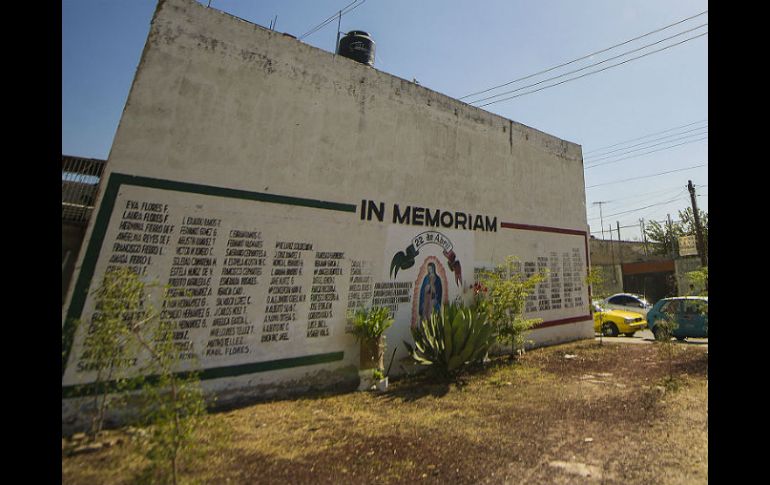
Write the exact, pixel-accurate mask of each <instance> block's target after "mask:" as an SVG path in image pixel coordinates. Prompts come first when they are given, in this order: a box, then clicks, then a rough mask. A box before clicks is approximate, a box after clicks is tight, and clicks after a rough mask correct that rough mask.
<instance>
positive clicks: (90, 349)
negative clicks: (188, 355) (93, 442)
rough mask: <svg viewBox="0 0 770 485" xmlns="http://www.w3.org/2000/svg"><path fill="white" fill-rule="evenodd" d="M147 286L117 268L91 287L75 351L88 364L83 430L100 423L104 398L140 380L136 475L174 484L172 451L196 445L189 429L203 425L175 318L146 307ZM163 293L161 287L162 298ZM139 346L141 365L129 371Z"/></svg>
mask: <svg viewBox="0 0 770 485" xmlns="http://www.w3.org/2000/svg"><path fill="white" fill-rule="evenodd" d="M148 287H149V285H147V284H145V283H144V282H143V281H142V280H141V279H140V278H139V276H138V275H137V274H136V273H135V272H133V271H132V270H130V269H128V268H118V269H115V270H110V271H108V272H107V273H105V276H104V280H103V281H102V283H101V285H100V286H99V287H98V288H97V289H96V290H95V291H94V297H95V311H94V314H93V317H92V320H91V323H90V325H89V328H88V333H87V335H86V337H85V340H84V354H83V356H82V359H84V361H85V362H86V363H87V365H88V366H89V368H91V369H93V370H95V371H96V378H95V388H96V390H97V391H96V394H95V396H94V417H93V419H92V424H91V432H92V434H94V435H95V434H96V433H98V431H99V430H101V428H102V423H103V421H104V417H105V415H106V412H107V409H108V408H109V407H110V406H112V405H114V404H115V403H118V402H125V401H126V400H127V398H128V395H129V391H132V390H135V389H136V388H138V386H139V384H141V386H142V387H141V392H140V394H139V398H140V401H141V402H143V403H144V404H143V406H142V408H143V409H142V414H143V416H144V421H145V424H146V425H147V426H148V427H149V431H150V434H149V439H148V440H147V441H146V442H144V443H143V444H142V451H143V452H144V453H145V454H146V456H147V458H148V459H149V460H150V467H148V469H147V471H146V473H145V474H144V476H143V477H140V479H144V480H147V481H149V482H150V483H174V484H176V483H178V480H179V462H180V458H181V457H182V455H183V454H184V453H187V452H191V451H195V450H196V448H197V445H198V443H197V442H196V441H195V440H194V439H193V434H194V433H195V432H196V430H197V429H198V428H200V427H201V426H205V425H206V423H205V418H206V402H205V399H204V395H203V391H202V388H201V386H200V378H199V374H198V373H197V372H195V371H186V372H180V368H181V366H180V361H179V354H180V350H179V347H178V345H177V343H176V342H175V341H174V338H173V331H174V330H175V323H174V322H173V321H169V320H167V319H164V318H162V317H161V314H160V313H159V312H157V311H156V310H155V309H154V308H153V307H152V305H151V304H150V303H149V298H148V295H146V294H145V291H146V290H147V288H148ZM167 295H168V292H167V291H164V296H163V298H164V299H166V298H167V297H168V296H167ZM142 352H144V353H145V354H146V356H147V360H146V365H144V366H142V367H139V370H138V372H137V371H136V369H137V366H136V364H137V359H138V358H139V356H141V355H142ZM131 370H133V372H130V371H131ZM132 374H133V377H129V375H132Z"/></svg>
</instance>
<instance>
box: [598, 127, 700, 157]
mask: <svg viewBox="0 0 770 485" xmlns="http://www.w3.org/2000/svg"><path fill="white" fill-rule="evenodd" d="M707 129H708V126H701V127H698V128H693V129H692V130H687V131H683V132H681V133H672V134H670V135H666V136H662V137H660V138H653V139H652V140H647V141H645V142H642V143H637V144H636V145H630V146H627V147H623V148H616V149H615V150H610V151H608V152H607V153H604V154H602V155H595V158H594V157H589V158H590V160H589V161H590V162H593V161H599V160H602V159H605V158H612V157H615V156H618V155H625V153H619V154H616V155H610V154H611V153H615V152H619V151H623V150H628V149H629V148H635V147H641V148H639V150H645V149H647V148H652V147H654V146H658V145H664V144H666V143H670V142H672V141H677V140H683V139H684V138H688V137H692V136H700V135H704V134H705V133H694V134H692V135H688V136H686V137H684V138H678V139H676V140H668V141H664V142H661V143H658V144H657V145H649V146H642V145H647V144H649V143H653V142H656V141H660V140H665V139H666V138H671V137H672V136H679V135H684V134H685V133H691V132H693V131H699V130H707ZM631 151H635V150H631ZM626 153H631V152H626ZM583 156H584V157H585V154H584V155H583ZM583 161H584V162H586V163H587V161H586V160H585V158H584V160H583Z"/></svg>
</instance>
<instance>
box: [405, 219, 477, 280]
mask: <svg viewBox="0 0 770 485" xmlns="http://www.w3.org/2000/svg"><path fill="white" fill-rule="evenodd" d="M426 244H436V245H438V246H441V248H442V250H443V254H444V257H445V258H447V266H448V267H449V269H450V270H451V271H452V273H454V275H455V284H457V286H462V282H463V277H462V267H461V265H460V260H459V259H457V255H455V252H454V250H453V245H452V241H450V240H449V238H448V237H446V236H445V235H444V234H441V233H440V232H438V231H425V232H421V233H420V234H418V235H416V236H415V237H414V238H412V243H411V244H410V245H409V246H407V247H406V249H405V250H404V251H399V252H397V253H396V254H394V255H393V259H392V260H391V261H390V277H391V278H395V277H396V276H397V275H398V271H399V270H400V269H401V270H405V269H409V268H411V267H412V266H414V260H415V257H417V256H418V255H419V254H420V248H421V247H422V246H424V245H426Z"/></svg>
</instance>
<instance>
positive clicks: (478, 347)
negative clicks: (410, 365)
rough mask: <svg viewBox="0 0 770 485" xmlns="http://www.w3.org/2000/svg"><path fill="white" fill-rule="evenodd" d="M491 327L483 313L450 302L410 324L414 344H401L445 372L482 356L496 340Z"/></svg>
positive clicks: (477, 359) (411, 353)
mask: <svg viewBox="0 0 770 485" xmlns="http://www.w3.org/2000/svg"><path fill="white" fill-rule="evenodd" d="M494 330H495V329H494V327H493V326H492V325H491V324H489V323H488V322H487V320H486V317H485V315H484V314H483V313H479V312H476V311H473V310H472V309H470V308H465V307H464V306H462V305H459V304H452V305H449V306H445V307H443V308H442V309H441V311H440V312H434V313H433V314H432V315H431V316H430V318H427V319H424V320H422V321H421V322H420V323H418V324H417V325H416V326H414V327H412V329H411V332H412V338H413V339H414V347H412V345H410V344H409V343H408V342H406V341H405V342H404V345H406V348H407V350H408V351H409V354H410V355H411V356H412V358H413V359H414V360H415V361H417V362H418V363H419V364H422V365H433V366H435V367H436V368H437V369H438V370H439V371H440V372H442V373H444V374H447V375H448V374H453V373H455V372H457V371H458V370H459V369H460V368H462V366H464V365H465V364H466V363H470V362H476V361H479V360H481V359H483V358H484V357H485V356H486V354H487V352H489V348H490V347H491V346H492V344H494V342H495V333H494Z"/></svg>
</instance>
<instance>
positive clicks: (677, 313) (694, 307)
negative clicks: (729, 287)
mask: <svg viewBox="0 0 770 485" xmlns="http://www.w3.org/2000/svg"><path fill="white" fill-rule="evenodd" d="M663 317H668V318H671V319H672V320H673V321H674V322H676V324H677V328H675V329H674V332H673V334H674V337H676V339H677V340H684V339H686V338H687V337H693V338H704V337H705V338H707V337H708V336H709V326H708V324H709V299H708V297H707V296H677V297H672V298H664V299H662V300H660V301H659V302H657V303H655V305H654V306H653V307H652V308H651V309H650V311H649V312H647V327H648V328H649V329H650V330H652V333H653V335H655V338H656V339H657V338H658V332H660V328H659V327H657V326H656V325H657V323H658V322H659V321H660V319H661V318H663Z"/></svg>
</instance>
